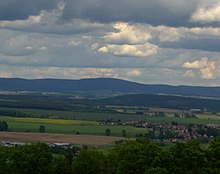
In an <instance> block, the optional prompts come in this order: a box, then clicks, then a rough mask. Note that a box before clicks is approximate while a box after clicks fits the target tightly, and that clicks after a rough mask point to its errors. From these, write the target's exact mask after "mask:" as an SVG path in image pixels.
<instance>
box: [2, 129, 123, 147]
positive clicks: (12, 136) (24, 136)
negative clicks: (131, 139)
mask: <svg viewBox="0 0 220 174" xmlns="http://www.w3.org/2000/svg"><path fill="white" fill-rule="evenodd" d="M120 139H122V138H120V137H106V136H95V135H70V134H51V133H23V132H0V141H41V142H51V143H72V144H79V145H83V144H84V145H97V146H100V145H110V144H114V143H115V141H117V140H120Z"/></svg>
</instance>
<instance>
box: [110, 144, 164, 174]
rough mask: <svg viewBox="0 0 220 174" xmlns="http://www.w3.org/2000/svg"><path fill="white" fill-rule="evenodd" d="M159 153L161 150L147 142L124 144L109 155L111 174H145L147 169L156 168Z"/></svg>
mask: <svg viewBox="0 0 220 174" xmlns="http://www.w3.org/2000/svg"><path fill="white" fill-rule="evenodd" d="M159 153H160V148H159V147H158V146H157V145H156V144H155V143H153V142H150V141H147V140H140V141H134V142H132V141H129V142H126V143H123V144H122V145H119V146H117V147H116V148H115V149H113V150H112V151H111V153H110V155H109V173H111V174H115V173H122V174H123V173H126V174H133V173H145V171H146V170H147V169H150V168H152V167H153V168H154V167H156V166H155V164H156V163H155V162H156V159H157V158H158V155H159ZM156 165H157V164H156Z"/></svg>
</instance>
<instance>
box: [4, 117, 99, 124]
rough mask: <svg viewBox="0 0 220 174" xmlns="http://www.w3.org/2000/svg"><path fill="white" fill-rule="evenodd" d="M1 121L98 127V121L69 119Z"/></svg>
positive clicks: (15, 118) (8, 118)
mask: <svg viewBox="0 0 220 174" xmlns="http://www.w3.org/2000/svg"><path fill="white" fill-rule="evenodd" d="M0 119H1V120H4V119H5V120H6V121H7V120H10V121H17V122H27V123H42V124H44V123H49V124H63V125H98V122H96V121H87V120H67V119H48V118H17V117H0Z"/></svg>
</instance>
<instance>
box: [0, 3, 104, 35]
mask: <svg viewBox="0 0 220 174" xmlns="http://www.w3.org/2000/svg"><path fill="white" fill-rule="evenodd" d="M64 7H65V3H64V2H62V1H61V2H60V3H58V4H57V7H56V8H55V9H53V10H50V11H46V10H42V11H40V12H39V14H37V15H30V16H28V18H27V19H18V20H13V21H10V20H2V21H0V29H1V28H2V29H10V30H15V31H25V32H37V33H46V34H47V33H50V34H64V35H71V34H77V33H86V32H92V31H94V30H98V29H100V30H101V29H103V28H105V26H104V25H103V24H101V23H98V22H91V21H89V20H81V19H72V20H71V21H68V22H64V21H61V20H60V18H61V15H62V13H63V10H64Z"/></svg>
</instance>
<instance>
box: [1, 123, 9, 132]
mask: <svg viewBox="0 0 220 174" xmlns="http://www.w3.org/2000/svg"><path fill="white" fill-rule="evenodd" d="M7 130H8V124H7V122H6V121H1V122H0V131H7Z"/></svg>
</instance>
